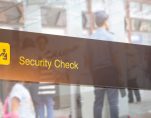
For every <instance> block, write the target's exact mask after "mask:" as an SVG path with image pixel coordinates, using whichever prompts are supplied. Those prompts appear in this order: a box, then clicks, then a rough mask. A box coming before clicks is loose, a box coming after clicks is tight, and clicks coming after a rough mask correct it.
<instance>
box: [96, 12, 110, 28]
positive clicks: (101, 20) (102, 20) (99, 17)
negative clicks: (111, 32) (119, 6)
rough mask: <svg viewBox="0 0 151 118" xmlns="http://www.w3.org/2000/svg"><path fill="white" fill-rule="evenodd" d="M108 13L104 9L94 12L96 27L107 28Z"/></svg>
mask: <svg viewBox="0 0 151 118" xmlns="http://www.w3.org/2000/svg"><path fill="white" fill-rule="evenodd" d="M108 18H109V16H108V14H107V13H106V12H105V11H97V12H95V23H96V25H97V27H102V28H105V29H106V30H108V29H109V26H108Z"/></svg>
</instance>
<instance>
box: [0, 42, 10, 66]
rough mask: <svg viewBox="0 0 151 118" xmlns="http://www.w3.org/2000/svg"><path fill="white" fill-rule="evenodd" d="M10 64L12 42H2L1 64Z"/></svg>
mask: <svg viewBox="0 0 151 118" xmlns="http://www.w3.org/2000/svg"><path fill="white" fill-rule="evenodd" d="M9 64H10V44H8V43H2V42H0V65H9Z"/></svg>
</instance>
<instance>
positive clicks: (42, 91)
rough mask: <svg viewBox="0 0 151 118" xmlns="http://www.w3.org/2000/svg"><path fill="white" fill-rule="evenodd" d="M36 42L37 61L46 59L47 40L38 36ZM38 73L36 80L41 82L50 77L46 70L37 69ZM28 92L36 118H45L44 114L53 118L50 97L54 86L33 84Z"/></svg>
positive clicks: (51, 99) (52, 104)
mask: <svg viewBox="0 0 151 118" xmlns="http://www.w3.org/2000/svg"><path fill="white" fill-rule="evenodd" d="M36 41H37V45H36V46H37V47H36V49H37V51H38V56H37V57H38V59H42V58H48V57H47V56H50V52H49V51H48V49H47V44H48V40H47V38H46V37H44V36H39V37H38V39H37V40H36ZM38 72H39V77H38V79H40V80H43V79H45V77H48V76H49V75H50V71H48V70H47V69H46V68H42V67H39V68H38ZM29 90H30V93H31V95H32V99H33V103H34V107H35V111H36V118H45V113H46V114H47V117H46V118H54V101H53V97H52V96H53V95H54V94H55V85H53V84H51V83H49V82H39V83H33V84H31V85H30V87H29ZM45 107H46V111H45Z"/></svg>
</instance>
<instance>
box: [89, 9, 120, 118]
mask: <svg viewBox="0 0 151 118" xmlns="http://www.w3.org/2000/svg"><path fill="white" fill-rule="evenodd" d="M108 17H109V16H108V14H107V13H106V12H105V11H98V12H96V13H95V22H96V25H97V27H98V29H97V30H96V32H95V33H94V34H92V36H91V38H92V39H99V40H105V41H115V38H114V36H113V34H112V33H110V32H109V25H108ZM91 43H93V42H91ZM96 43H97V44H96V46H94V45H93V47H91V50H92V51H93V52H92V54H91V57H90V58H92V59H91V60H92V62H91V63H92V67H91V69H92V76H93V79H94V82H95V81H96V82H95V84H97V83H98V82H99V83H101V82H103V83H106V82H108V80H109V81H110V82H111V83H113V84H116V80H117V79H118V75H117V72H115V71H116V68H114V67H113V64H112V61H113V60H112V57H111V50H112V49H109V48H110V46H109V45H108V42H104V44H102V45H99V43H98V42H96ZM89 48H90V47H89ZM91 50H90V51H91ZM105 94H107V97H108V101H109V105H110V117H111V118H119V109H118V102H119V99H118V95H119V94H118V89H114V88H97V87H95V102H94V109H93V110H94V118H102V111H103V103H104V96H105Z"/></svg>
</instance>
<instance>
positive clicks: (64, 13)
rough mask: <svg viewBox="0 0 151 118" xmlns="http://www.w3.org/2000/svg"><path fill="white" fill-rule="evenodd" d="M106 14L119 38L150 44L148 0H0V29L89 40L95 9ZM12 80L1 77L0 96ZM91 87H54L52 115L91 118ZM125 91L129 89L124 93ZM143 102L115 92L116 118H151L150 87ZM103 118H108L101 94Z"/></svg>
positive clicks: (92, 99)
mask: <svg viewBox="0 0 151 118" xmlns="http://www.w3.org/2000/svg"><path fill="white" fill-rule="evenodd" d="M99 10H105V11H106V12H107V13H108V14H109V25H110V31H111V32H112V33H114V34H115V35H116V37H117V42H125V43H135V44H143V45H151V1H150V0H0V28H1V29H10V30H18V31H29V32H36V33H43V34H55V35H62V36H73V37H82V38H88V37H89V36H90V35H91V34H92V33H93V32H95V30H96V25H95V23H94V13H95V12H96V11H99ZM10 84H11V82H7V81H0V88H1V89H0V93H1V99H2V101H4V99H5V97H6V96H7V88H8V87H9V85H10ZM93 90H94V88H93V87H90V86H72V85H55V91H56V92H55V96H54V101H55V110H54V113H55V118H69V117H70V116H72V118H93V102H94V93H93ZM126 93H127V91H126ZM140 93H141V97H142V101H141V102H140V103H139V104H138V103H131V104H129V103H128V95H126V96H124V97H121V96H119V112H120V118H150V117H151V91H150V90H140ZM104 104H105V105H104V108H103V118H110V116H109V112H110V111H109V105H108V100H107V97H106V96H105V101H104Z"/></svg>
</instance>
